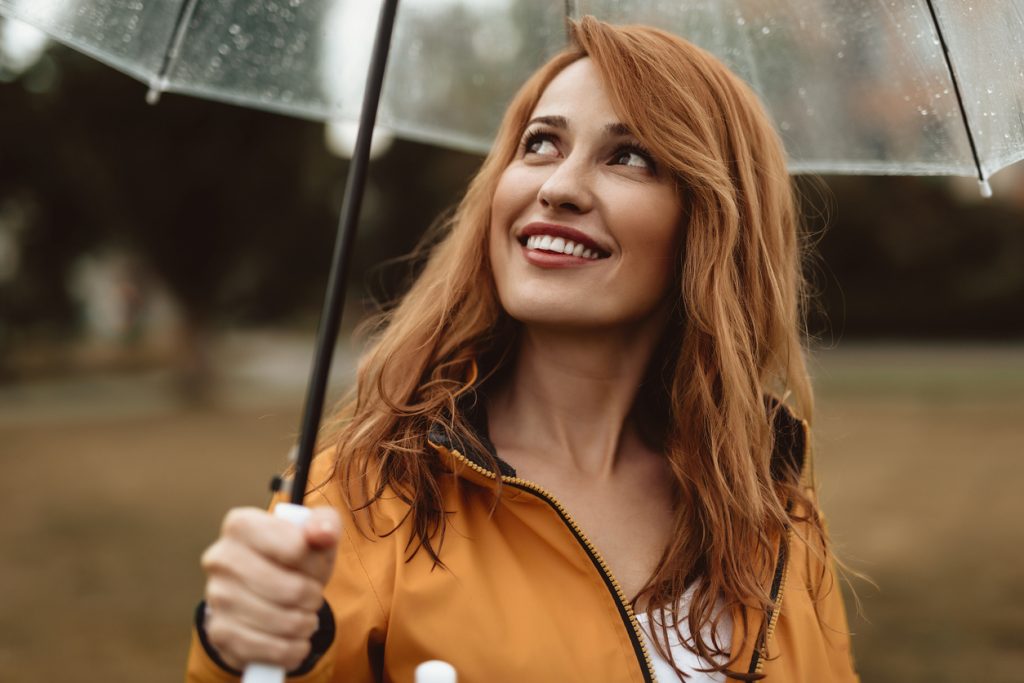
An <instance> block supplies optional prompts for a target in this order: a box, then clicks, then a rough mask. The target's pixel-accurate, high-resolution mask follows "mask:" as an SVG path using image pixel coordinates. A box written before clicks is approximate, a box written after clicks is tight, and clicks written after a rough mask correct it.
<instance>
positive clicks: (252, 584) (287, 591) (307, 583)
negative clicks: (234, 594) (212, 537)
mask: <svg viewBox="0 0 1024 683" xmlns="http://www.w3.org/2000/svg"><path fill="white" fill-rule="evenodd" d="M202 566H203V570H204V571H205V572H206V573H207V574H208V575H209V576H211V581H212V580H213V579H214V578H221V579H223V580H225V581H228V582H229V583H232V584H236V585H237V587H243V588H244V589H246V590H248V591H251V592H252V593H255V594H256V595H257V596H259V597H261V598H262V599H264V600H266V601H267V602H272V603H274V604H276V605H278V606H280V607H285V608H296V609H304V610H310V611H316V610H317V609H319V607H320V603H321V601H322V593H323V583H322V582H320V581H318V580H317V579H314V578H311V577H310V576H309V575H307V574H304V573H302V572H300V571H297V570H295V569H291V568H288V567H282V566H281V565H279V564H277V563H275V562H273V561H271V560H268V559H267V558H266V557H265V556H264V555H262V554H260V553H259V552H257V551H255V550H253V549H252V548H251V547H249V546H246V545H243V544H241V543H239V542H237V541H235V540H233V539H230V538H225V539H221V540H220V541H217V542H216V543H214V544H213V545H212V546H210V549H209V550H207V551H206V552H205V553H204V554H203V558H202Z"/></svg>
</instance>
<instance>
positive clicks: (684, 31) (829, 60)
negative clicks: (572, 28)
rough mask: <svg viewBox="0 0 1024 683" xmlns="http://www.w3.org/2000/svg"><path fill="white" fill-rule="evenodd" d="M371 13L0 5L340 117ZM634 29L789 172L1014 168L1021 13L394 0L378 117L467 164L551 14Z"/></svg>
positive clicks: (306, 2) (347, 112)
mask: <svg viewBox="0 0 1024 683" xmlns="http://www.w3.org/2000/svg"><path fill="white" fill-rule="evenodd" d="M380 4H381V2H380V0H0V13H3V14H5V15H7V16H11V17H16V18H19V19H22V20H24V21H26V22H28V23H30V24H33V25H35V26H37V27H39V28H42V29H43V30H44V31H46V32H47V33H49V34H50V35H52V36H53V37H55V38H56V39H57V40H60V41H62V42H65V43H67V44H69V45H71V46H72V47H75V48H77V49H79V50H82V51H84V52H86V53H88V54H90V55H92V56H94V57H96V58H97V59H100V60H102V61H104V62H107V63H108V64H110V65H112V66H114V67H115V68H117V69H120V70H122V71H124V72H125V73H127V74H130V75H131V76H133V77H135V78H138V79H139V80H141V81H143V82H145V83H147V84H148V85H149V86H150V88H151V96H152V97H154V98H155V97H156V96H158V94H159V93H161V92H164V91H172V92H182V93H188V94H192V95H198V96H201V97H207V98H212V99H218V100H225V101H229V102H234V103H238V104H243V105H245V106H252V107H259V108H263V109H269V110H273V111H278V112H283V113H287V114H293V115H297V116H302V117H307V118H316V119H325V120H342V121H343V120H350V121H354V120H356V119H357V118H358V115H359V112H360V106H361V100H362V89H363V84H364V80H365V74H366V68H367V65H368V62H369V57H370V52H371V46H372V43H373V35H374V25H375V22H376V18H377V15H378V12H379V8H380ZM583 14H593V15H595V16H597V17H598V18H601V19H605V20H608V21H612V22H635V23H646V24H650V25H654V26H659V27H661V28H664V29H667V30H670V31H673V32H675V33H678V34H679V35H682V36H684V37H686V38H688V39H690V40H692V41H693V42H695V43H697V44H699V45H701V46H702V47H705V48H706V49H708V50H710V51H711V52H713V53H714V54H716V55H717V56H718V57H720V58H721V59H722V60H723V61H724V62H726V63H727V64H728V65H729V66H730V67H731V68H732V69H733V70H734V71H735V72H737V73H738V74H740V75H741V76H742V77H743V78H744V79H745V80H746V81H747V82H748V83H750V84H751V85H752V86H753V88H754V89H755V90H756V91H757V93H758V94H759V95H760V96H761V98H762V99H763V100H764V101H765V102H766V104H767V105H768V108H769V110H770V112H771V114H772V116H773V117H774V120H775V122H776V124H777V126H778V129H779V132H780V133H781V135H782V137H783V140H784V141H785V144H786V149H787V152H788V154H789V159H790V168H791V170H792V171H793V172H795V173H804V172H814V173H883V174H889V173H898V174H949V175H964V176H975V177H977V178H978V179H979V180H982V181H984V180H986V179H987V178H988V177H989V176H991V175H992V174H993V173H995V172H996V171H997V170H999V169H1000V168H1003V167H1004V166H1007V165H1009V164H1011V163H1013V162H1015V161H1017V160H1019V159H1020V158H1021V157H1022V156H1024V123H1022V121H1024V0H987V1H986V2H983V3H980V2H979V3H970V2H965V1H963V0H930V1H929V0H900V1H899V2H892V1H891V0H857V1H856V2H849V1H848V0H685V1H684V0H677V1H675V2H666V1H658V2H655V1H653V0H566V1H564V2H559V1H558V0H403V2H402V7H401V11H400V12H399V13H398V16H397V23H396V25H395V28H394V35H395V40H394V49H393V50H392V54H391V56H390V67H389V68H388V77H387V84H386V87H385V88H384V92H383V98H382V101H381V105H380V114H379V122H380V124H381V125H382V126H385V127H387V128H390V129H392V130H393V131H394V132H396V133H397V134H399V135H402V136H406V137H410V138H414V139H417V140H422V141H429V142H435V143H440V144H445V145H450V146H455V147H459V148H462V149H469V150H475V151H485V150H486V149H487V148H488V146H489V143H490V140H491V136H492V134H493V132H494V131H495V130H496V129H497V125H498V122H499V120H500V117H501V113H502V111H503V109H504V105H505V103H506V102H508V101H509V99H510V98H511V95H512V94H513V92H514V91H515V88H516V87H517V86H518V85H519V84H520V83H521V82H522V80H523V79H524V78H525V76H526V75H527V74H529V73H530V72H532V71H533V70H534V69H535V68H536V67H537V66H539V65H540V64H541V63H543V62H544V61H545V60H546V59H547V58H548V57H549V56H550V55H551V54H553V53H554V52H555V51H557V50H559V49H560V48H562V47H563V46H564V44H565V33H564V19H565V17H566V16H569V17H574V18H575V17H578V16H581V15H583Z"/></svg>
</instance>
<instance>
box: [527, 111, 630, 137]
mask: <svg viewBox="0 0 1024 683" xmlns="http://www.w3.org/2000/svg"><path fill="white" fill-rule="evenodd" d="M535 123H542V124H544V125H546V126H551V127H552V128H558V129H561V130H566V129H568V128H569V119H567V118H566V117H564V116H535V117H533V118H532V119H530V120H529V121H527V123H526V126H527V127H530V126H532V125H533V124H535ZM604 132H605V133H607V134H608V135H610V136H615V137H634V138H635V137H636V134H635V133H634V132H633V131H632V129H630V127H629V126H627V125H626V124H624V123H618V122H616V123H608V124H605V127H604Z"/></svg>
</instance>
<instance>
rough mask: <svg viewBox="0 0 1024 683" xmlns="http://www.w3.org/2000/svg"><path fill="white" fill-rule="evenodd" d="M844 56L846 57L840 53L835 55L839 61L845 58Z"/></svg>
mask: <svg viewBox="0 0 1024 683" xmlns="http://www.w3.org/2000/svg"><path fill="white" fill-rule="evenodd" d="M845 56H846V55H845V54H844V53H842V52H837V53H836V57H839V59H842V58H843V57H845Z"/></svg>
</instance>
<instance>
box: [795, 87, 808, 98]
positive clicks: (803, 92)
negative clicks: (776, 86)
mask: <svg viewBox="0 0 1024 683" xmlns="http://www.w3.org/2000/svg"><path fill="white" fill-rule="evenodd" d="M796 94H797V95H799V96H800V97H807V88H797V89H796Z"/></svg>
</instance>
